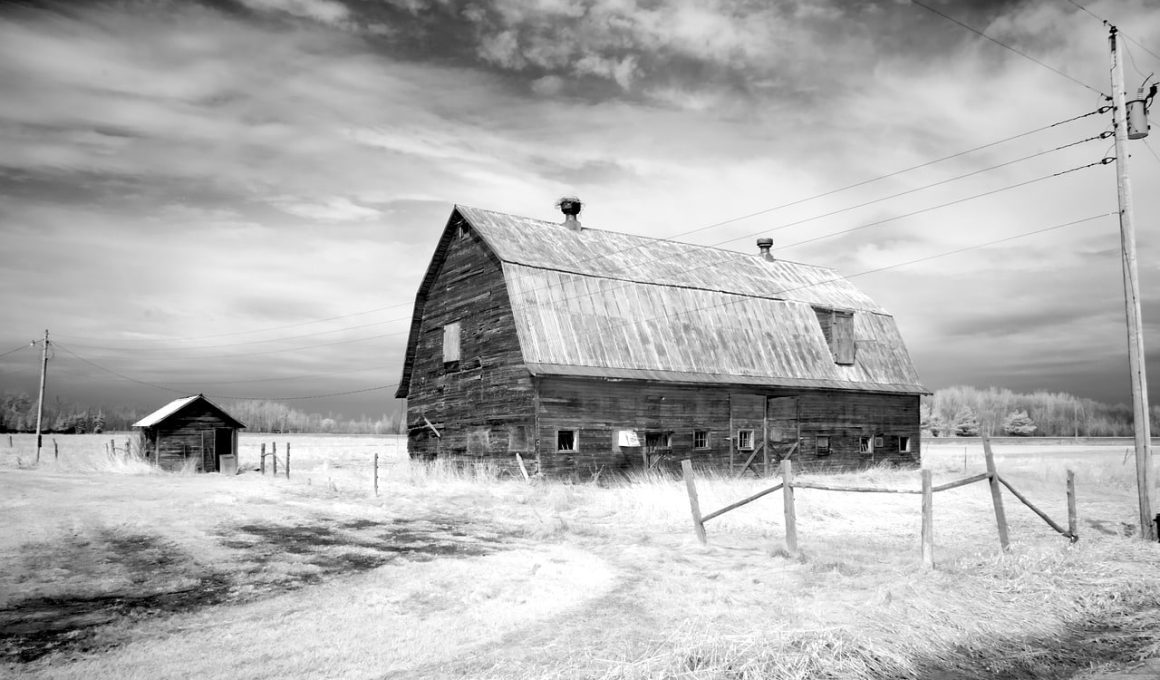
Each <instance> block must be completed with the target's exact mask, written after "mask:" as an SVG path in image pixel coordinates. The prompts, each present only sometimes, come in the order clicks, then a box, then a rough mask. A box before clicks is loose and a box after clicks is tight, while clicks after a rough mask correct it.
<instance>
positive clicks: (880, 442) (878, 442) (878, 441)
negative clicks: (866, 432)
mask: <svg viewBox="0 0 1160 680" xmlns="http://www.w3.org/2000/svg"><path fill="white" fill-rule="evenodd" d="M883 446H886V442H885V440H884V439H883V438H882V437H881V436H879V437H875V438H874V448H876V449H880V448H882V447H883Z"/></svg>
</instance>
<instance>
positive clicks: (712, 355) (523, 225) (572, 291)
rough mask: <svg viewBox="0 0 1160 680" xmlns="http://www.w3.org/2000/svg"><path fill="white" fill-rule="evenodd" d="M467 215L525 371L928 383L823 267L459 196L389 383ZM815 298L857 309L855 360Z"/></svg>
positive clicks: (824, 383) (875, 309) (888, 320)
mask: <svg viewBox="0 0 1160 680" xmlns="http://www.w3.org/2000/svg"><path fill="white" fill-rule="evenodd" d="M464 225H466V227H467V228H468V229H471V230H474V232H475V233H476V234H478V235H479V237H480V239H481V240H482V241H483V243H484V244H485V245H486V246H487V248H488V249H490V250H491V252H492V253H494V255H495V257H496V259H497V260H498V261H499V262H500V264H501V267H502V270H503V276H504V281H505V283H506V287H507V292H508V296H509V298H510V301H511V307H512V314H513V316H514V319H515V325H516V331H517V334H518V336H519V344H520V349H521V352H522V354H523V359H524V363H525V364H526V365H527V368H528V370H529V371H531V373H532V374H533V375H561V376H585V377H600V378H618V379H643V380H658V381H666V382H678V383H712V384H738V385H762V386H770V387H813V388H829V389H849V390H861V391H873V392H899V393H909V394H918V393H923V392H926V389H925V388H924V387H923V386H922V385H921V384H920V382H919V378H918V374H917V372H916V371H915V369H914V366H913V364H912V363H911V361H910V356H909V354H908V353H907V351H906V346H905V345H904V343H903V341H902V337H901V336H900V335H899V333H898V328H897V325H896V324H895V322H894V318H893V317H892V316H890V314H888V313H887V312H886V311H885V310H884V309H882V308H881V307H880V306H879V305H878V304H876V303H875V302H874V301H873V300H871V299H870V298H869V297H868V296H867V295H866V294H865V293H863V292H862V291H860V290H859V289H858V288H856V287H855V286H854V285H853V284H851V283H850V282H849V281H848V280H846V279H845V278H843V277H842V276H840V275H838V274H837V273H836V272H835V271H834V270H832V269H828V268H825V267H817V266H813V265H806V264H799V263H796V262H788V261H785V260H774V261H770V260H766V259H765V258H763V257H761V256H760V255H757V254H746V253H739V252H735V251H730V250H722V249H718V248H711V247H706V246H698V245H691V244H687V243H678V242H675V241H666V240H660V239H653V238H646V237H643V236H634V235H631V234H623V233H617V232H611V231H603V230H599V229H590V228H588V227H585V228H584V229H583V230H580V231H576V230H573V229H569V228H568V227H566V226H564V225H562V224H558V223H552V222H544V221H541V220H535V219H530V218H526V217H516V216H512V215H505V214H502V213H496V212H490V211H486V210H479V209H477V208H469V207H466V206H456V207H455V209H454V210H453V211H452V213H451V217H450V219H449V220H448V223H447V227H446V229H445V231H444V233H443V236H442V238H441V239H440V242H439V246H438V247H437V249H436V254H435V257H434V258H433V260H432V262H431V266H430V267H429V268H428V271H427V275H426V277H425V278H424V280H423V284H422V286H421V287H420V290H419V294H418V296H417V299H416V307H415V316H414V318H413V320H412V327H411V336H410V340H409V341H408V345H407V355H406V359H405V363H404V368H403V380H402V382H401V383H400V385H399V391H398V394H397V395H396V396H399V397H405V396H406V394H407V391H408V389H409V383H410V377H411V369H412V367H413V365H414V359H415V357H414V352H415V350H416V345H417V340H418V334H419V331H420V325H421V322H422V307H423V305H424V303H425V301H426V299H427V297H428V295H429V294H433V291H430V287H431V285H432V283H433V281H434V279H435V276H436V275H437V274H438V271H439V265H440V263H441V262H442V259H443V257H444V253H445V252H446V249H447V248H448V247H450V243H451V236H452V235H453V234H454V233H455V230H456V229H458V228H461V227H462V226H464ZM816 309H832V310H841V311H845V312H853V319H854V321H853V330H854V341H855V346H856V355H855V360H854V363H853V364H851V365H840V364H836V363H835V362H834V358H833V354H832V353H831V350H830V347H829V345H828V343H827V340H826V337H825V336H824V335H823V331H822V328H821V326H820V324H819V322H818V316H817V313H816V312H815V310H816Z"/></svg>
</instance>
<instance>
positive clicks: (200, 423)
mask: <svg viewBox="0 0 1160 680" xmlns="http://www.w3.org/2000/svg"><path fill="white" fill-rule="evenodd" d="M218 428H225V429H229V430H230V432H231V441H232V442H233V447H234V449H235V450H234V453H235V455H236V453H237V451H236V448H237V429H236V428H234V427H233V424H232V423H229V422H227V421H226V420H224V419H223V418H222V417H221V415H220V414H218V413H217V412H216V411H215V410H214V409H213V408H212V407H210V406H209V405H208V404H205V403H198V402H195V403H193V404H191V405H190V406H188V407H186V408H185V409H183V410H181V411H179V412H178V413H175V414H174V415H172V416H170V417H169V418H167V419H166V420H165V421H163V422H161V423H159V424H158V425H156V426H155V427H151V428H148V429H147V430H146V431H145V439H146V449H147V450H146V453H147V455H148V456H149V457H150V459H153V460H156V461H157V463H158V465H159V466H160V467H161V468H163V469H166V470H180V469H182V468H183V467H185V465H186V464H187V463H188V464H189V465H193V466H195V468H196V469H197V470H200V471H203V472H215V471H216V470H217V467H216V457H215V447H214V430H215V429H218ZM159 436H160V447H158V437H159Z"/></svg>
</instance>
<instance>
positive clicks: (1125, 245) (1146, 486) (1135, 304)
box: [1108, 26, 1156, 541]
mask: <svg viewBox="0 0 1160 680" xmlns="http://www.w3.org/2000/svg"><path fill="white" fill-rule="evenodd" d="M1108 40H1109V42H1110V43H1111V47H1112V105H1113V108H1112V117H1113V120H1114V121H1115V133H1116V134H1115V137H1116V189H1117V193H1118V194H1119V199H1120V252H1121V255H1122V258H1123V267H1124V305H1125V312H1126V314H1127V317H1128V370H1129V371H1131V374H1132V429H1133V434H1134V435H1135V439H1136V486H1137V490H1138V492H1139V497H1140V538H1142V539H1143V540H1145V541H1151V540H1155V538H1156V536H1155V534H1154V533H1153V527H1152V503H1151V498H1150V496H1149V494H1151V492H1152V488H1151V485H1150V483H1149V482H1148V475H1149V474H1151V472H1152V435H1151V432H1150V431H1149V430H1150V429H1151V428H1150V427H1149V426H1148V378H1147V374H1146V372H1145V370H1144V334H1143V325H1144V324H1143V318H1142V315H1141V313H1140V277H1139V274H1138V273H1137V272H1136V227H1135V225H1134V224H1133V219H1132V186H1131V184H1130V183H1129V181H1128V149H1127V141H1128V115H1127V108H1126V103H1125V99H1126V97H1125V96H1124V62H1123V61H1122V60H1121V59H1120V45H1119V35H1118V32H1117V31H1116V27H1115V26H1112V27H1111V34H1110V35H1109V37H1108Z"/></svg>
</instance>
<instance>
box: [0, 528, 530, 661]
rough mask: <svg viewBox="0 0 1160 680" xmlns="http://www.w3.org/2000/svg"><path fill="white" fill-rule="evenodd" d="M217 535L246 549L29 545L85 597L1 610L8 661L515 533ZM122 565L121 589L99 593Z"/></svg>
mask: <svg viewBox="0 0 1160 680" xmlns="http://www.w3.org/2000/svg"><path fill="white" fill-rule="evenodd" d="M217 537H218V539H219V542H220V543H221V544H222V545H223V546H225V547H228V548H232V549H234V550H236V551H237V558H236V560H234V561H232V562H231V563H228V564H222V565H213V566H208V565H205V564H202V563H200V562H199V561H198V560H197V559H195V557H194V556H193V555H190V554H189V553H188V552H186V551H184V550H182V549H181V548H180V547H179V546H177V545H176V544H173V543H170V542H167V541H165V540H164V539H162V538H160V537H158V536H154V535H149V534H125V533H118V532H115V531H112V530H105V531H101V532H98V533H97V535H96V536H95V537H88V538H87V539H85V540H83V541H78V542H77V543H75V544H68V543H60V544H53V545H46V544H37V545H34V546H28V554H27V555H26V556H25V558H24V561H25V565H24V568H25V569H26V570H27V571H28V572H29V573H36V572H37V571H38V570H40V569H43V568H45V567H51V566H53V565H60V564H65V565H68V566H69V567H70V569H71V570H72V573H73V580H75V581H77V582H78V584H79V585H78V586H77V587H76V588H75V589H74V591H75V592H76V594H72V595H70V594H67V593H65V594H61V595H54V596H52V597H32V598H26V599H22V600H17V601H16V602H13V603H11V604H9V605H8V606H6V607H4V608H0V662H9V663H11V662H16V663H28V662H31V661H35V660H37V659H41V658H43V657H46V656H48V655H50V654H54V653H57V652H71V653H84V652H92V651H99V650H102V649H108V648H110V647H114V646H117V645H118V644H123V643H124V642H126V641H127V634H126V633H124V632H121V633H117V632H116V630H115V629H117V628H118V627H117V626H114V625H113V624H119V623H132V622H133V621H136V620H140V619H143V618H149V617H155V616H164V615H169V614H176V613H183V612H190V611H195V610H197V609H202V608H205V607H210V606H214V605H220V604H231V603H237V602H243V601H251V600H255V599H258V598H261V597H264V596H270V595H273V594H280V593H285V592H287V591H289V590H293V589H296V588H300V587H304V586H309V585H314V584H317V583H320V582H323V581H325V580H327V579H328V578H333V577H335V576H338V575H342V574H354V573H359V572H363V571H367V570H370V569H374V568H376V567H380V566H383V565H385V564H389V563H392V562H396V561H407V562H425V561H429V560H433V559H436V558H446V557H451V558H456V557H473V556H478V555H486V554H489V553H492V552H495V551H497V550H500V549H503V547H504V545H505V543H507V542H509V541H510V540H512V539H513V538H514V536H512V535H504V534H497V533H494V532H492V531H490V530H489V529H487V528H486V527H483V526H481V525H477V524H474V523H471V522H469V521H465V520H463V519H462V518H450V517H426V518H416V519H406V520H394V521H385V522H376V521H372V520H366V519H353V520H352V519H348V518H341V519H340V518H332V517H326V516H315V517H312V518H310V519H309V522H308V523H297V524H289V523H277V522H266V523H255V522H250V523H246V524H239V525H231V526H225V527H222V528H220V529H219V530H218V532H217ZM113 571H115V572H116V574H118V579H119V580H118V584H119V586H118V588H117V589H116V590H115V591H114V592H106V591H101V592H96V593H94V592H93V591H100V587H98V586H97V585H96V584H99V583H107V582H108V579H107V578H105V579H104V581H102V578H103V577H104V576H105V575H107V574H108V573H111V572H113ZM86 586H87V587H88V588H87V589H88V592H82V591H84V590H86Z"/></svg>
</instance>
